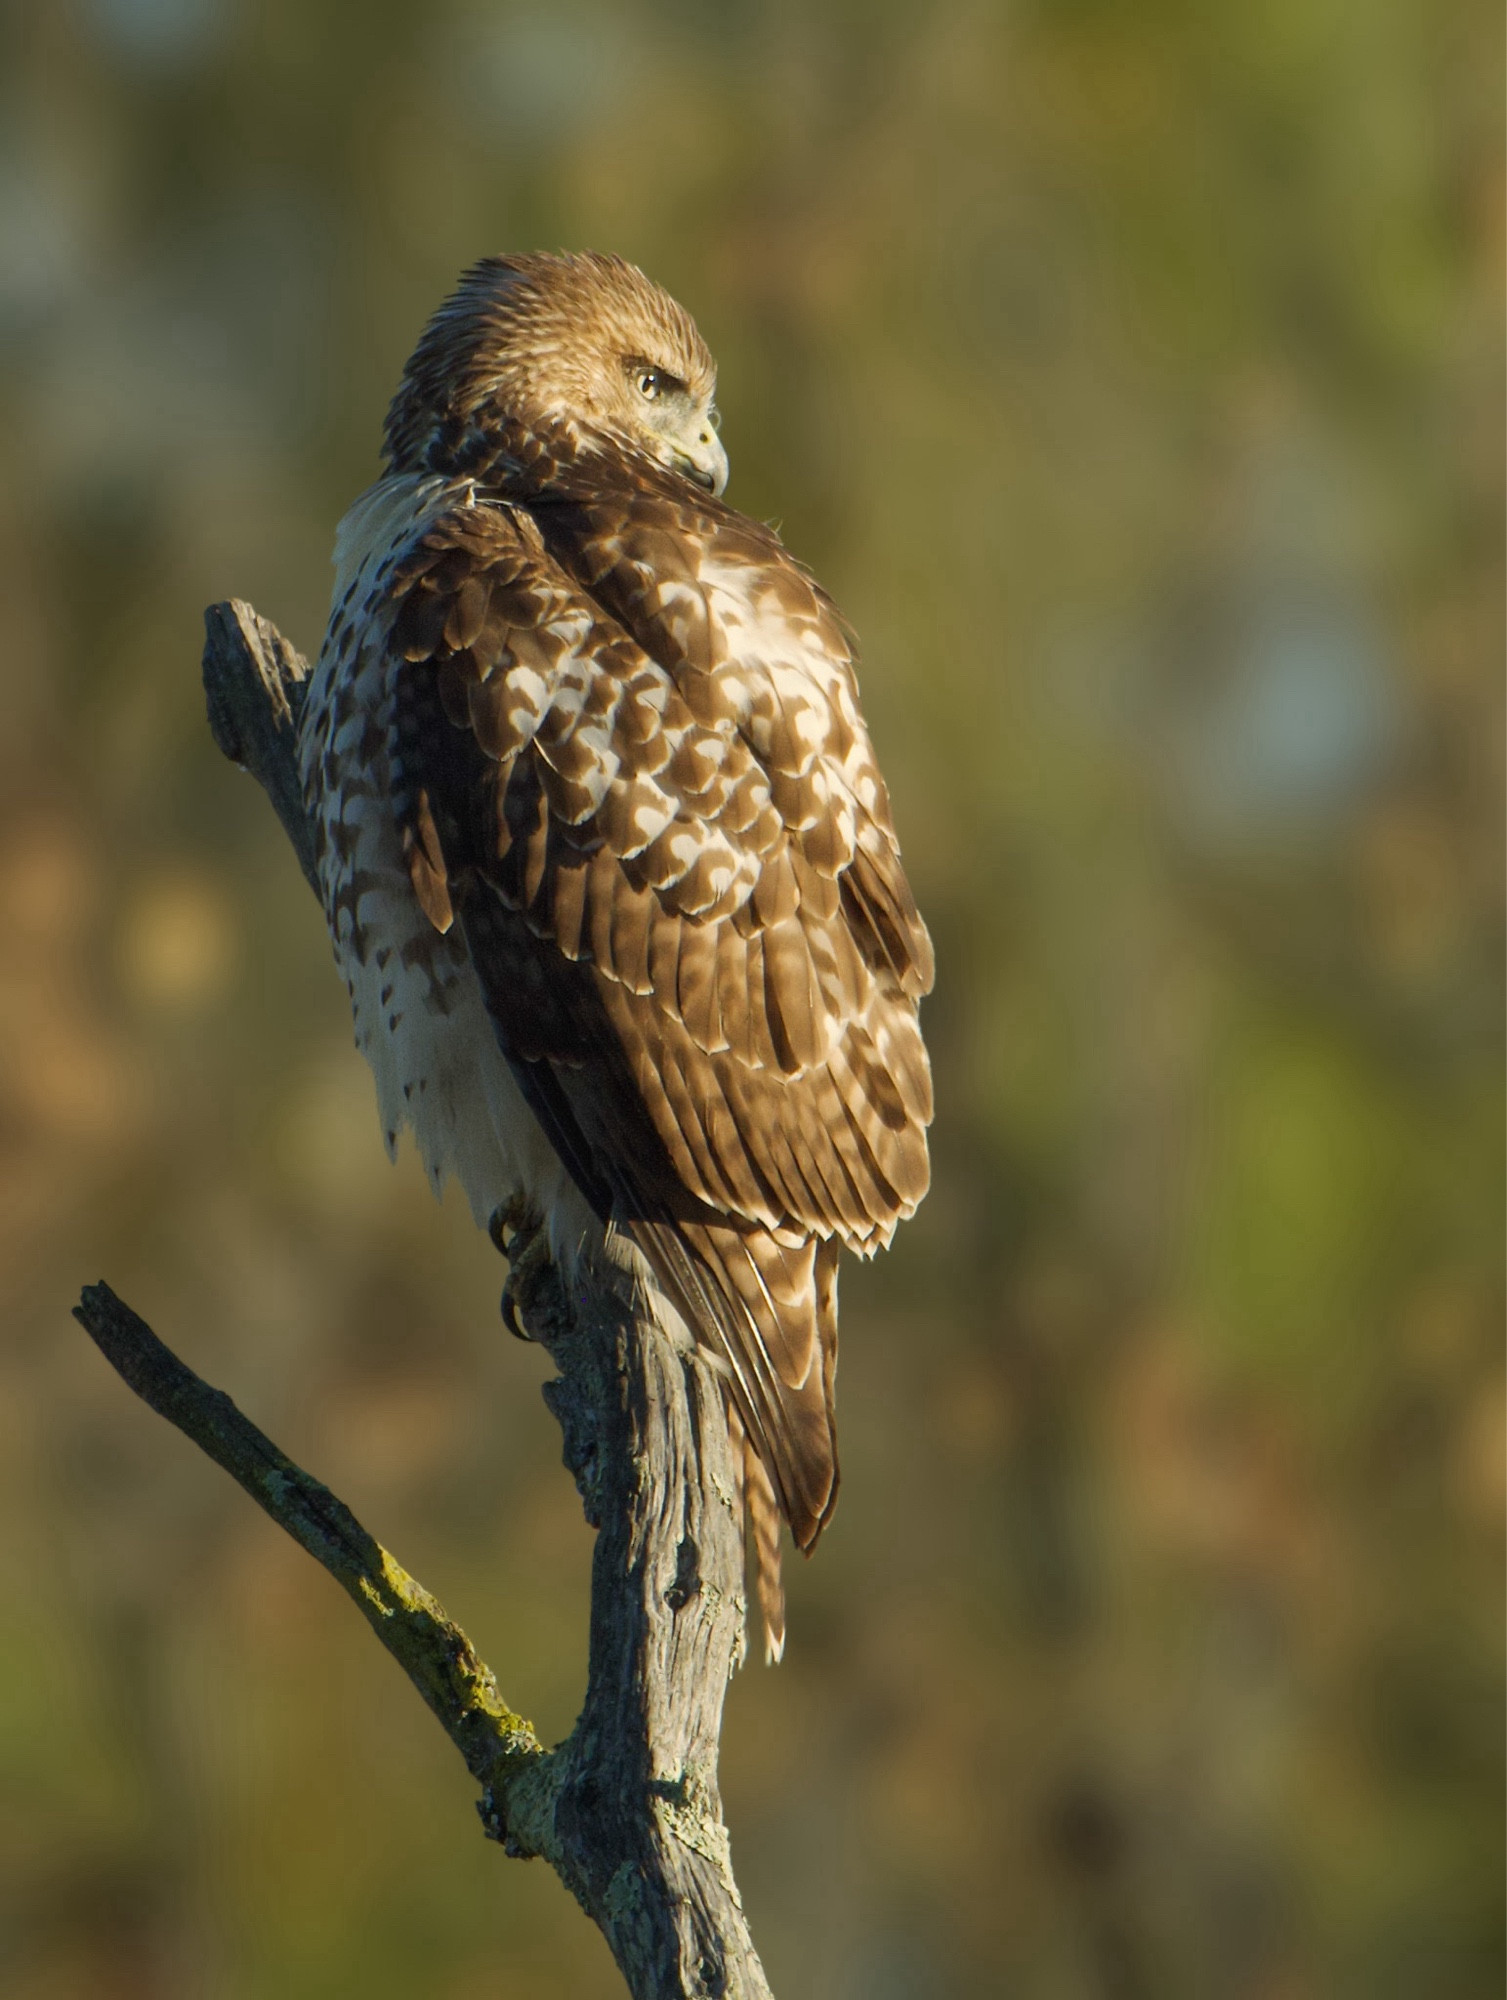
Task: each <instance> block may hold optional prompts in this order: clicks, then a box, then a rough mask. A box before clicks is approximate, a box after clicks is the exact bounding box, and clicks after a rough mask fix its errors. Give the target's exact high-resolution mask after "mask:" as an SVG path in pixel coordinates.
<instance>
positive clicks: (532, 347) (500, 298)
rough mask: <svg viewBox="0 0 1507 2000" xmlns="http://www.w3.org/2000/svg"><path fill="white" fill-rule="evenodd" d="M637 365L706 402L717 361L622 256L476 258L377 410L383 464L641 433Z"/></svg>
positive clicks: (442, 465) (460, 460)
mask: <svg viewBox="0 0 1507 2000" xmlns="http://www.w3.org/2000/svg"><path fill="white" fill-rule="evenodd" d="M644 366H647V367H648V368H651V369H655V370H658V371H659V372H660V373H661V374H662V375H663V376H665V377H666V378H668V379H669V381H670V382H671V383H673V384H675V385H677V388H678V389H679V390H682V391H684V395H685V398H686V401H687V404H688V406H695V407H698V408H704V407H708V406H709V405H710V403H711V398H712V394H713V392H714V390H715V388H716V383H717V367H716V363H715V362H714V361H713V360H712V357H711V354H710V352H709V351H708V349H707V345H706V342H705V341H704V340H703V339H702V338H701V335H700V334H699V333H698V332H697V331H696V325H695V322H694V321H693V320H692V318H691V316H690V314H689V313H688V312H687V311H686V310H685V308H684V307H683V306H680V305H677V304H676V302H675V300H674V299H672V298H671V297H670V295H669V293H668V292H666V291H663V290H661V288H660V287H659V286H658V285H656V284H655V283H654V282H653V281H652V280H651V279H649V278H646V277H645V276H644V274H643V272H642V271H640V270H638V269H637V267H636V266H635V265H632V264H629V263H627V262H625V261H624V259H623V258H621V257H608V256H603V255H602V254H601V253H600V252H598V251H595V250H588V251H585V252H583V253H582V254H580V255H579V256H570V255H564V254H562V255H559V256H551V255H546V254H544V253H539V254H536V255H532V256H516V257H484V258H483V259H482V260H481V262H480V263H478V264H473V265H472V267H471V269H470V270H469V271H467V272H466V274H465V276H464V277H463V278H462V279H461V281H460V284H459V285H458V286H457V287H456V289H455V291H454V292H453V293H452V294H451V295H450V297H449V298H448V299H447V300H446V301H445V303H444V304H443V305H442V306H441V307H440V309H439V311H438V312H437V313H436V314H435V315H434V317H433V318H432V319H431V320H430V322H429V324H428V326H427V327H425V329H424V333H423V337H422V338H421V339H420V341H419V344H418V346H417V347H416V348H415V350H414V352H413V355H412V357H411V359H410V360H409V363H408V366H407V367H406V368H405V369H404V371H403V380H402V382H401V384H400V385H399V388H398V393H397V395H396V396H395V397H394V398H393V401H392V406H391V408H390V409H389V410H388V413H387V423H386V427H385V430H384V433H383V448H384V451H385V453H386V456H387V458H388V460H389V462H390V464H391V467H392V470H393V471H394V472H417V471H422V470H433V471H448V470H462V469H469V468H468V466H467V458H468V454H474V453H475V451H476V448H477V446H478V445H479V444H480V443H481V442H482V441H483V440H484V439H485V438H486V437H487V436H488V435H490V434H494V433H500V432H501V431H503V430H505V429H507V428H510V427H516V428H519V429H521V430H523V431H525V432H528V433H531V434H533V435H536V436H537V435H539V434H541V433H544V434H549V433H556V434H558V433H561V432H563V433H564V441H565V442H566V443H567V444H568V445H569V446H570V447H571V448H573V449H581V448H583V447H584V448H588V449H589V448H590V446H591V444H592V443H593V441H595V440H596V439H598V438H601V439H612V440H614V441H616V442H619V443H623V442H627V443H630V444H636V443H641V442H642V439H641V438H640V437H639V436H638V435H637V434H636V427H635V425H634V421H633V418H634V409H633V404H632V399H631V379H632V374H633V371H634V370H635V369H636V368H639V367H644Z"/></svg>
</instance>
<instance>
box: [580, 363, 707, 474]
mask: <svg viewBox="0 0 1507 2000" xmlns="http://www.w3.org/2000/svg"><path fill="white" fill-rule="evenodd" d="M616 362H617V374H618V376H619V378H620V379H619V382H618V385H617V387H618V397H617V400H618V407H619V411H620V415H619V416H618V422H619V423H620V424H621V426H622V428H623V429H624V430H625V431H627V432H628V433H629V435H630V436H631V437H633V438H634V439H635V440H636V441H637V442H638V443H639V444H640V445H641V447H642V449H644V450H645V451H647V452H649V453H650V455H651V456H653V457H655V458H658V459H659V460H660V462H661V463H662V464H665V465H668V466H671V467H672V468H673V469H674V470H675V471H677V472H683V473H684V474H685V475H686V477H687V478H688V479H694V480H695V481H696V483H697V485H698V486H704V487H705V488H706V489H707V491H708V492H709V493H720V492H721V491H722V490H723V488H724V487H725V486H726V485H727V470H728V467H727V453H726V452H725V451H724V450H723V448H722V440H721V438H719V437H718V435H717V407H716V404H715V403H714V402H713V400H712V398H713V395H714V393H715V386H716V385H715V383H714V384H713V385H712V386H711V387H710V388H707V389H705V390H703V391H702V393H701V394H700V395H698V394H697V393H696V392H695V391H694V390H693V389H692V388H691V386H690V384H689V383H687V382H685V381H684V380H682V378H681V377H680V376H678V375H677V374H675V372H674V370H673V368H670V367H667V366H665V365H663V364H662V363H660V362H658V361H653V360H650V359H649V358H648V356H646V355H642V354H623V355H619V356H617V357H616ZM609 366H610V364H609Z"/></svg>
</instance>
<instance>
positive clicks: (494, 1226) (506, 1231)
mask: <svg viewBox="0 0 1507 2000" xmlns="http://www.w3.org/2000/svg"><path fill="white" fill-rule="evenodd" d="M487 1234H488V1235H489V1236H490V1237H491V1239H492V1241H493V1243H494V1244H495V1245H496V1246H497V1248H498V1249H499V1250H500V1251H501V1252H502V1254H503V1256H504V1257H506V1258H507V1260H508V1276H507V1283H506V1284H505V1285H504V1286H503V1288H502V1323H503V1325H504V1326H505V1327H506V1328H507V1330H508V1332H509V1333H512V1334H516V1335H517V1336H518V1338H519V1339H520V1340H532V1339H533V1337H534V1336H533V1335H532V1334H531V1333H530V1332H529V1331H528V1330H527V1328H526V1327H525V1326H524V1324H523V1321H522V1319H521V1318H520V1312H526V1311H527V1310H528V1308H529V1306H530V1304H531V1303H532V1301H533V1298H534V1295H535V1293H536V1291H537V1290H538V1286H539V1281H540V1279H541V1278H542V1277H543V1276H544V1274H545V1272H546V1271H547V1270H548V1269H549V1268H550V1258H549V1231H548V1229H547V1228H546V1227H545V1225H544V1219H543V1217H542V1216H540V1215H538V1214H536V1212H535V1211H534V1210H533V1209H532V1208H530V1207H529V1205H528V1203H527V1202H526V1201H525V1200H524V1199H523V1197H522V1195H514V1196H513V1198H512V1200H511V1201H505V1202H503V1203H502V1204H501V1205H500V1206H499V1207H497V1208H494V1209H493V1211H492V1213H491V1215H490V1216H489V1217H488V1220H487Z"/></svg>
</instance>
